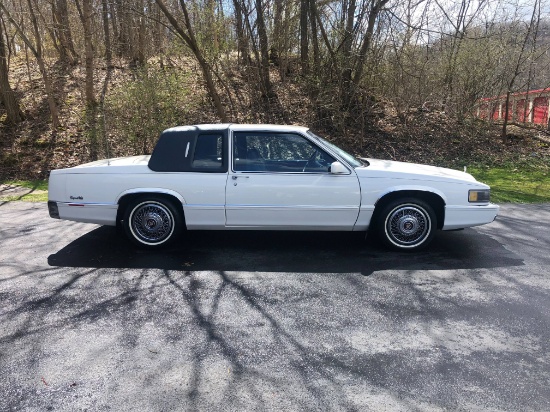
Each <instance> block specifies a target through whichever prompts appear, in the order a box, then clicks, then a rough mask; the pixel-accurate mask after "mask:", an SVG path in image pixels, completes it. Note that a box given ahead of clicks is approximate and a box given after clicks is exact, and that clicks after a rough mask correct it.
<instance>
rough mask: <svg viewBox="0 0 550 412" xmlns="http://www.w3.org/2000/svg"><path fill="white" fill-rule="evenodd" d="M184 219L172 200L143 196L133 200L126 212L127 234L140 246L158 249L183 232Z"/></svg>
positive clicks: (125, 229)
mask: <svg viewBox="0 0 550 412" xmlns="http://www.w3.org/2000/svg"><path fill="white" fill-rule="evenodd" d="M182 225H183V219H182V217H181V212H180V211H178V209H177V208H176V207H175V206H174V204H173V203H172V202H170V201H169V200H166V199H164V198H162V197H156V196H151V197H142V198H139V199H136V200H135V201H133V202H132V203H131V204H130V205H128V207H127V208H126V212H125V214H124V231H125V232H126V236H128V238H129V239H130V240H131V241H132V242H134V243H135V244H136V245H138V246H142V247H146V248H149V249H157V248H159V247H162V246H166V245H167V244H169V243H171V242H173V241H174V240H175V239H177V238H178V236H179V235H180V234H181V230H182Z"/></svg>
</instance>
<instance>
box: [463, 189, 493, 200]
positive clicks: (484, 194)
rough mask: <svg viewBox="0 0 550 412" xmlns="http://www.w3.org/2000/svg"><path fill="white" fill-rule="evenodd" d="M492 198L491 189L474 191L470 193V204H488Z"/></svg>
mask: <svg viewBox="0 0 550 412" xmlns="http://www.w3.org/2000/svg"><path fill="white" fill-rule="evenodd" d="M490 197H491V191H490V190H489V189H473V190H469V191H468V202H470V203H488V202H489V198H490Z"/></svg>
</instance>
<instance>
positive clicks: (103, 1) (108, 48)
mask: <svg viewBox="0 0 550 412" xmlns="http://www.w3.org/2000/svg"><path fill="white" fill-rule="evenodd" d="M101 14H102V17H103V35H104V36H105V59H106V60H107V66H108V67H111V65H112V64H113V63H112V61H113V52H112V50H111V32H110V30H109V9H108V8H107V0H101Z"/></svg>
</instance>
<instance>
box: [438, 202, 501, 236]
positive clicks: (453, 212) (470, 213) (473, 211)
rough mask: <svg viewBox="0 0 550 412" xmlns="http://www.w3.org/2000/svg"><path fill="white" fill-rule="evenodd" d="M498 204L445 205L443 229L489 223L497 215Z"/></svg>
mask: <svg viewBox="0 0 550 412" xmlns="http://www.w3.org/2000/svg"><path fill="white" fill-rule="evenodd" d="M498 210H499V206H498V205H495V204H492V203H489V204H488V205H482V206H478V205H472V206H447V207H446V208H445V224H444V225H443V230H455V229H463V228H465V227H472V226H479V225H485V224H487V223H491V222H492V221H493V220H495V218H496V217H497V215H498Z"/></svg>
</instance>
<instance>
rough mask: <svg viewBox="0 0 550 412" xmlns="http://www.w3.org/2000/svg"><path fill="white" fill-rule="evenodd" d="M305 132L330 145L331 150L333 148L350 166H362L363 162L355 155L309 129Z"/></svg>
mask: <svg viewBox="0 0 550 412" xmlns="http://www.w3.org/2000/svg"><path fill="white" fill-rule="evenodd" d="M307 134H308V135H309V136H311V137H313V138H315V139H317V140H319V141H321V142H322V143H323V144H325V145H326V146H328V147H330V148H331V149H332V150H334V151H335V152H336V153H337V154H338V155H339V156H340V157H342V158H343V159H344V160H345V161H346V162H348V163H349V164H350V166H352V167H359V166H363V162H361V161H360V160H359V159H357V158H356V157H355V156H352V155H350V154H349V153H348V152H346V151H345V150H342V149H340V148H339V147H338V146H336V145H334V144H333V143H331V142H329V141H328V140H326V139H323V138H322V137H319V136H317V135H316V134H315V133H313V132H312V131H311V130H308V131H307Z"/></svg>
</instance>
